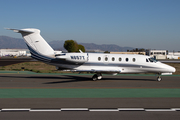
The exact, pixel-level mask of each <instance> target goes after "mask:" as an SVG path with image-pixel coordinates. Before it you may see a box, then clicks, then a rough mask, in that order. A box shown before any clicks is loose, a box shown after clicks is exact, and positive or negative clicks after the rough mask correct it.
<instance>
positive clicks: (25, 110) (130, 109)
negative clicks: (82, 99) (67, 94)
mask: <svg viewBox="0 0 180 120" xmlns="http://www.w3.org/2000/svg"><path fill="white" fill-rule="evenodd" d="M60 111H91V112H97V111H100V112H115V111H116V112H117V111H119V112H122V111H145V112H174V111H180V108H166V109H165V108H162V109H160V108H155V109H153V108H52V109H49V108H46V109H45V108H2V109H0V112H60Z"/></svg>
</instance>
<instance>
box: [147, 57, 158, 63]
mask: <svg viewBox="0 0 180 120" xmlns="http://www.w3.org/2000/svg"><path fill="white" fill-rule="evenodd" d="M149 61H150V62H155V63H156V62H157V60H156V59H154V58H149Z"/></svg>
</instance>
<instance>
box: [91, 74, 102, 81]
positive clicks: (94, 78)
mask: <svg viewBox="0 0 180 120" xmlns="http://www.w3.org/2000/svg"><path fill="white" fill-rule="evenodd" d="M100 79H102V74H101V73H100V74H95V75H93V77H92V80H93V81H96V80H100Z"/></svg>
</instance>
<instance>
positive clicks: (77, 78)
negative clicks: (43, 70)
mask: <svg viewBox="0 0 180 120" xmlns="http://www.w3.org/2000/svg"><path fill="white" fill-rule="evenodd" d="M0 77H4V78H11V79H13V78H25V79H26V78H27V79H44V80H53V82H45V83H43V84H60V83H73V82H85V81H92V78H91V76H88V77H86V76H73V75H61V76H0ZM55 79H57V80H58V81H54V80H55ZM98 81H156V79H144V78H124V77H118V78H117V77H112V78H110V77H106V76H104V77H103V78H102V79H101V80H97V81H92V82H98Z"/></svg>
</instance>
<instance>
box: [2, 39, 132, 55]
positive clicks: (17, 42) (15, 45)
mask: <svg viewBox="0 0 180 120" xmlns="http://www.w3.org/2000/svg"><path fill="white" fill-rule="evenodd" d="M78 44H81V45H83V46H84V47H85V49H86V50H102V51H109V52H110V51H111V52H119V51H122V52H123V51H127V50H132V49H134V48H132V47H120V46H118V45H115V44H102V45H97V44H94V43H78ZM49 45H50V46H51V47H52V48H53V49H55V50H63V51H64V50H65V49H64V47H63V46H64V40H61V41H58V40H57V41H50V42H49ZM6 48H10V49H27V46H26V44H25V42H24V40H23V39H19V38H12V37H8V36H0V49H6Z"/></svg>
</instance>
